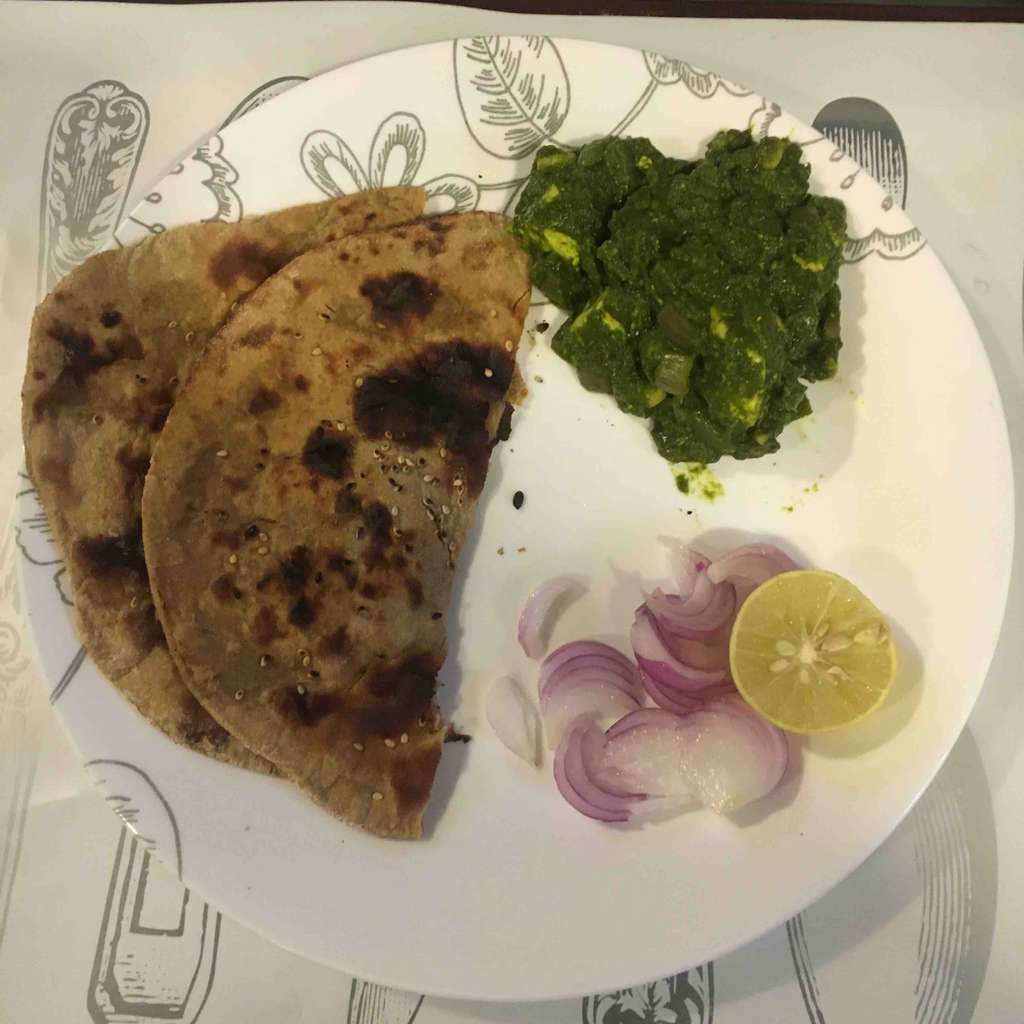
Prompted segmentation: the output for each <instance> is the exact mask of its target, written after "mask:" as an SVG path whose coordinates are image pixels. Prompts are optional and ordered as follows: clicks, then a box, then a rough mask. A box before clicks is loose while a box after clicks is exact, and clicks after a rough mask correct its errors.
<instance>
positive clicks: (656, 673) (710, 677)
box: [629, 605, 729, 693]
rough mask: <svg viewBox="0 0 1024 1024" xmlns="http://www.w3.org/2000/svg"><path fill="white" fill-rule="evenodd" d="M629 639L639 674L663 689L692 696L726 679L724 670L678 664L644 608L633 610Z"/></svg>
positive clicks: (726, 673) (653, 620) (652, 618)
mask: <svg viewBox="0 0 1024 1024" xmlns="http://www.w3.org/2000/svg"><path fill="white" fill-rule="evenodd" d="M629 638H630V642H631V643H632V645H633V653H634V654H635V655H636V660H637V664H638V665H639V666H640V669H641V671H642V672H643V673H644V674H646V675H647V676H649V677H650V678H651V679H652V680H654V682H655V683H657V684H658V686H660V687H662V688H663V689H664V688H668V689H671V690H682V691H684V692H685V693H694V692H696V691H699V690H703V689H706V688H707V687H709V686H715V685H716V684H718V683H722V682H725V681H726V680H727V679H728V678H729V670H728V668H726V667H722V668H717V669H699V668H695V667H694V666H692V665H687V664H685V663H684V662H682V661H680V660H679V659H678V658H677V657H676V656H675V655H674V654H673V653H672V651H671V650H670V649H669V647H668V645H667V644H666V643H665V639H664V637H662V635H661V633H660V632H659V630H658V626H657V623H656V621H655V619H654V616H653V615H652V614H651V613H650V612H649V611H648V610H647V607H646V606H645V605H641V606H640V608H639V609H638V610H637V614H636V618H635V619H634V621H633V628H632V629H631V630H630V633H629Z"/></svg>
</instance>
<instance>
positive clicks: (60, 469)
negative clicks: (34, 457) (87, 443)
mask: <svg viewBox="0 0 1024 1024" xmlns="http://www.w3.org/2000/svg"><path fill="white" fill-rule="evenodd" d="M37 468H38V472H39V475H40V476H41V477H42V478H43V479H44V480H45V481H46V482H47V483H48V484H54V485H56V486H58V487H66V486H68V485H69V484H70V483H71V463H70V461H69V460H68V458H67V457H66V456H58V455H44V456H43V457H42V458H41V459H40V460H39V462H38V463H37Z"/></svg>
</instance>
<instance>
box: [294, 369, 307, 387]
mask: <svg viewBox="0 0 1024 1024" xmlns="http://www.w3.org/2000/svg"><path fill="white" fill-rule="evenodd" d="M295 390H296V391H308V390H309V381H308V380H307V379H306V378H305V377H304V376H303V375H302V374H301V373H299V374H296V375H295Z"/></svg>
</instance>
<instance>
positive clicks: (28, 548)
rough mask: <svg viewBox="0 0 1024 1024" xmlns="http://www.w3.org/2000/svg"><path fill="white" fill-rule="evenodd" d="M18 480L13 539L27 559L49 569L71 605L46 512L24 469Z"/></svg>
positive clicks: (64, 597)
mask: <svg viewBox="0 0 1024 1024" xmlns="http://www.w3.org/2000/svg"><path fill="white" fill-rule="evenodd" d="M18 482H19V484H20V488H19V490H18V492H17V494H16V496H15V516H14V520H15V526H14V537H15V543H16V544H17V546H18V550H19V551H20V552H21V555H22V557H23V558H24V559H25V561H26V562H28V563H29V564H30V565H35V566H38V567H40V568H42V569H45V570H47V571H48V572H50V574H51V576H52V577H53V585H54V587H55V589H56V591H57V594H58V595H59V597H60V600H61V603H62V604H65V605H67V606H68V607H71V606H72V605H73V604H74V602H73V601H72V599H71V591H70V587H68V585H67V576H66V566H65V565H64V560H63V559H62V558H61V557H60V555H59V554H58V552H57V548H56V547H55V546H54V543H53V539H52V538H53V534H52V531H51V530H50V524H49V521H48V520H47V518H46V512H45V511H44V510H43V506H42V505H41V504H40V502H39V498H38V496H37V495H36V489H35V488H34V487H33V486H32V482H31V481H30V480H29V478H28V474H27V473H25V472H24V471H23V470H22V471H19V473H18Z"/></svg>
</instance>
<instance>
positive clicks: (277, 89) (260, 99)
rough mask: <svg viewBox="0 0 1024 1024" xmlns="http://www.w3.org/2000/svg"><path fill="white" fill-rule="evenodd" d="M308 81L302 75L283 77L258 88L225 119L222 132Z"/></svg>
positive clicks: (271, 80)
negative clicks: (276, 97) (282, 94)
mask: <svg viewBox="0 0 1024 1024" xmlns="http://www.w3.org/2000/svg"><path fill="white" fill-rule="evenodd" d="M308 81H309V79H308V78H305V77H304V76H302V75H282V76H281V77H279V78H272V79H270V81H269V82H264V83H263V84H262V85H258V86H256V88H255V89H253V91H252V92H251V93H249V95H248V96H246V97H245V99H243V100H242V101H241V102H240V103H239V104H238V106H236V107H235V109H234V110H232V111H231V113H230V114H228V116H227V117H226V118H225V119H224V123H223V124H222V125H221V126H220V127H221V130H223V129H225V128H227V126H228V125H229V124H231V122H232V121H237V120H238V119H239V118H241V117H245V115H246V114H250V113H252V111H254V110H255V109H256V108H257V107H262V106H263V104H264V103H266V102H268V101H269V100H272V99H273V98H274V97H275V96H280V95H281V93H283V92H287V91H288V90H289V89H294V88H295V86H297V85H301V84H302V83H303V82H308Z"/></svg>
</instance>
